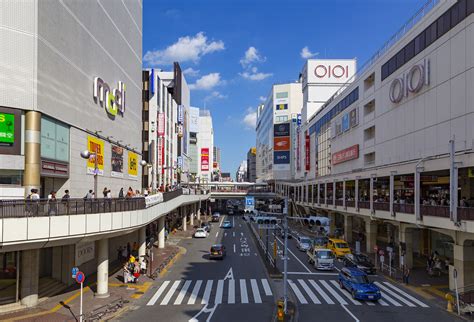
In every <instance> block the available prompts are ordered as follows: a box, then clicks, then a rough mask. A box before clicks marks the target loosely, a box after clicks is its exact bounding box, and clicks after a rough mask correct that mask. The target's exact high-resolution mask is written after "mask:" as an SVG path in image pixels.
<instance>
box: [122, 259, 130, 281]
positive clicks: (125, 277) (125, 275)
mask: <svg viewBox="0 0 474 322" xmlns="http://www.w3.org/2000/svg"><path fill="white" fill-rule="evenodd" d="M130 281H131V272H130V270H129V264H128V263H127V262H125V264H123V282H124V283H125V284H127V283H129V282H130Z"/></svg>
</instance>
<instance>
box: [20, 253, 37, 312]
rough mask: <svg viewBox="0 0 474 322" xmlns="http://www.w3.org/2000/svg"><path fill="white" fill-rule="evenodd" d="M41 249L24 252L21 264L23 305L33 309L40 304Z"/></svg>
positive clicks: (21, 296)
mask: <svg viewBox="0 0 474 322" xmlns="http://www.w3.org/2000/svg"><path fill="white" fill-rule="evenodd" d="M39 253H40V250H39V249H29V250H23V251H22V252H21V263H20V267H21V268H20V269H21V270H20V274H21V276H20V282H21V283H20V285H21V288H20V298H21V304H22V305H25V306H26V307H32V306H35V305H37V304H38V286H39Z"/></svg>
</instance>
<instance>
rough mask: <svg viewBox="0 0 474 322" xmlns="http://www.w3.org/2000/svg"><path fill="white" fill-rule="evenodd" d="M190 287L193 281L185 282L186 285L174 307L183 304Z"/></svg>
mask: <svg viewBox="0 0 474 322" xmlns="http://www.w3.org/2000/svg"><path fill="white" fill-rule="evenodd" d="M190 285H191V281H186V282H184V285H183V287H182V288H181V291H179V294H178V297H176V300H175V301H174V305H179V304H181V302H183V299H184V296H185V295H186V292H187V291H188V288H189V286H190Z"/></svg>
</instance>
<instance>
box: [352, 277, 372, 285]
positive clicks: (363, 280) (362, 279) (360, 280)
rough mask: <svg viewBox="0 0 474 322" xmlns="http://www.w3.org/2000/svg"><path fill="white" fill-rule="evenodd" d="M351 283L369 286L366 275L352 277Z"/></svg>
mask: <svg viewBox="0 0 474 322" xmlns="http://www.w3.org/2000/svg"><path fill="white" fill-rule="evenodd" d="M352 282H353V283H356V284H369V283H370V281H369V278H368V277H367V275H356V276H352Z"/></svg>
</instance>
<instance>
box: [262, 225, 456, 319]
mask: <svg viewBox="0 0 474 322" xmlns="http://www.w3.org/2000/svg"><path fill="white" fill-rule="evenodd" d="M294 233H297V232H296V231H295V232H294ZM273 238H274V236H273V234H272V235H270V237H269V239H270V241H269V243H270V244H271V245H272V242H273ZM276 242H277V245H278V257H277V263H276V264H277V266H278V267H279V268H281V270H283V258H284V257H283V239H282V238H281V237H279V236H277V237H276ZM288 245H289V260H288V278H289V280H290V281H291V282H290V290H291V291H292V293H293V298H294V299H295V301H296V305H297V309H298V321H316V320H318V321H338V322H339V321H341V322H343V321H348V322H349V321H384V322H385V321H396V322H402V321H403V322H404V321H430V322H434V321H440V322H441V321H443V322H445V321H446V322H448V321H450V322H452V321H457V318H456V317H455V316H454V315H451V314H449V313H447V312H446V311H445V310H444V309H441V308H439V307H438V306H436V304H435V303H432V302H430V301H427V300H426V299H424V298H422V297H420V296H419V295H417V294H415V293H413V292H411V291H410V290H409V289H407V288H405V287H403V286H402V285H400V284H399V283H395V282H392V281H389V280H387V279H386V278H384V277H383V276H381V275H373V276H370V279H371V280H372V281H374V282H375V283H376V284H377V285H378V286H379V287H380V288H381V290H382V300H381V301H379V302H378V303H371V302H363V301H354V300H352V297H351V295H350V294H349V292H348V291H346V290H341V289H340V287H339V285H338V284H337V278H338V276H337V275H338V271H339V270H340V269H341V268H342V267H343V265H342V262H340V261H337V262H336V269H335V270H334V271H330V272H324V271H318V270H316V269H315V268H314V267H313V266H312V265H310V264H309V263H308V258H307V255H306V253H305V252H303V251H300V250H298V248H297V247H296V238H294V237H293V238H291V239H288ZM459 321H462V320H461V319H459Z"/></svg>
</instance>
